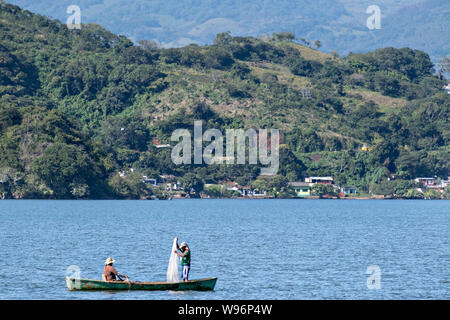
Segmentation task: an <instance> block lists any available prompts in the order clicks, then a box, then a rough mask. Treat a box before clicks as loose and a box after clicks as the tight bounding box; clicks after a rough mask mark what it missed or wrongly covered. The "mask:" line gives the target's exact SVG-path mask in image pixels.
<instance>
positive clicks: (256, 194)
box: [252, 189, 266, 197]
mask: <svg viewBox="0 0 450 320" xmlns="http://www.w3.org/2000/svg"><path fill="white" fill-rule="evenodd" d="M252 196H253V197H265V196H266V191H261V190H258V189H253V190H252Z"/></svg>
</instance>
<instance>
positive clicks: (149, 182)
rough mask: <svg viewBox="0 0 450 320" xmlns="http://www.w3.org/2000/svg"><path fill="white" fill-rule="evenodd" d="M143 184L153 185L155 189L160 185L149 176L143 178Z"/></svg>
mask: <svg viewBox="0 0 450 320" xmlns="http://www.w3.org/2000/svg"><path fill="white" fill-rule="evenodd" d="M142 182H144V183H147V184H150V185H152V186H154V187H156V186H157V184H158V183H157V181H156V179H153V178H148V177H147V176H142Z"/></svg>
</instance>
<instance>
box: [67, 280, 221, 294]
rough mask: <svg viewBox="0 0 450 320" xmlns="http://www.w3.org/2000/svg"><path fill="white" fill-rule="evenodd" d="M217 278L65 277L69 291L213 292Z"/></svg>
mask: <svg viewBox="0 0 450 320" xmlns="http://www.w3.org/2000/svg"><path fill="white" fill-rule="evenodd" d="M216 281H217V278H207V279H198V280H189V281H186V282H184V281H181V282H135V281H129V282H127V281H103V280H92V279H74V278H69V277H66V283H67V288H69V290H173V291H183V290H196V291H207V290H214V286H215V285H216Z"/></svg>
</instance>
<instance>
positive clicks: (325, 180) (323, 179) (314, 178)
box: [305, 177, 334, 185]
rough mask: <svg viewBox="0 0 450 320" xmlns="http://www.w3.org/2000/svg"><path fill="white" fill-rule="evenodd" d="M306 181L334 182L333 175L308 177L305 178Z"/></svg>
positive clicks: (313, 182) (311, 182) (312, 182)
mask: <svg viewBox="0 0 450 320" xmlns="http://www.w3.org/2000/svg"><path fill="white" fill-rule="evenodd" d="M305 182H307V183H310V184H311V185H312V184H315V183H320V184H334V180H333V177H307V178H305Z"/></svg>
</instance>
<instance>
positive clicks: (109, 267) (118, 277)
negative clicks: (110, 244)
mask: <svg viewBox="0 0 450 320" xmlns="http://www.w3.org/2000/svg"><path fill="white" fill-rule="evenodd" d="M114 262H116V260H113V259H112V258H108V259H106V261H105V267H104V268H103V274H102V279H103V280H104V281H124V279H122V277H124V278H128V277H127V276H125V275H123V274H120V273H119V272H117V270H116V268H114V267H113V263H114Z"/></svg>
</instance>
